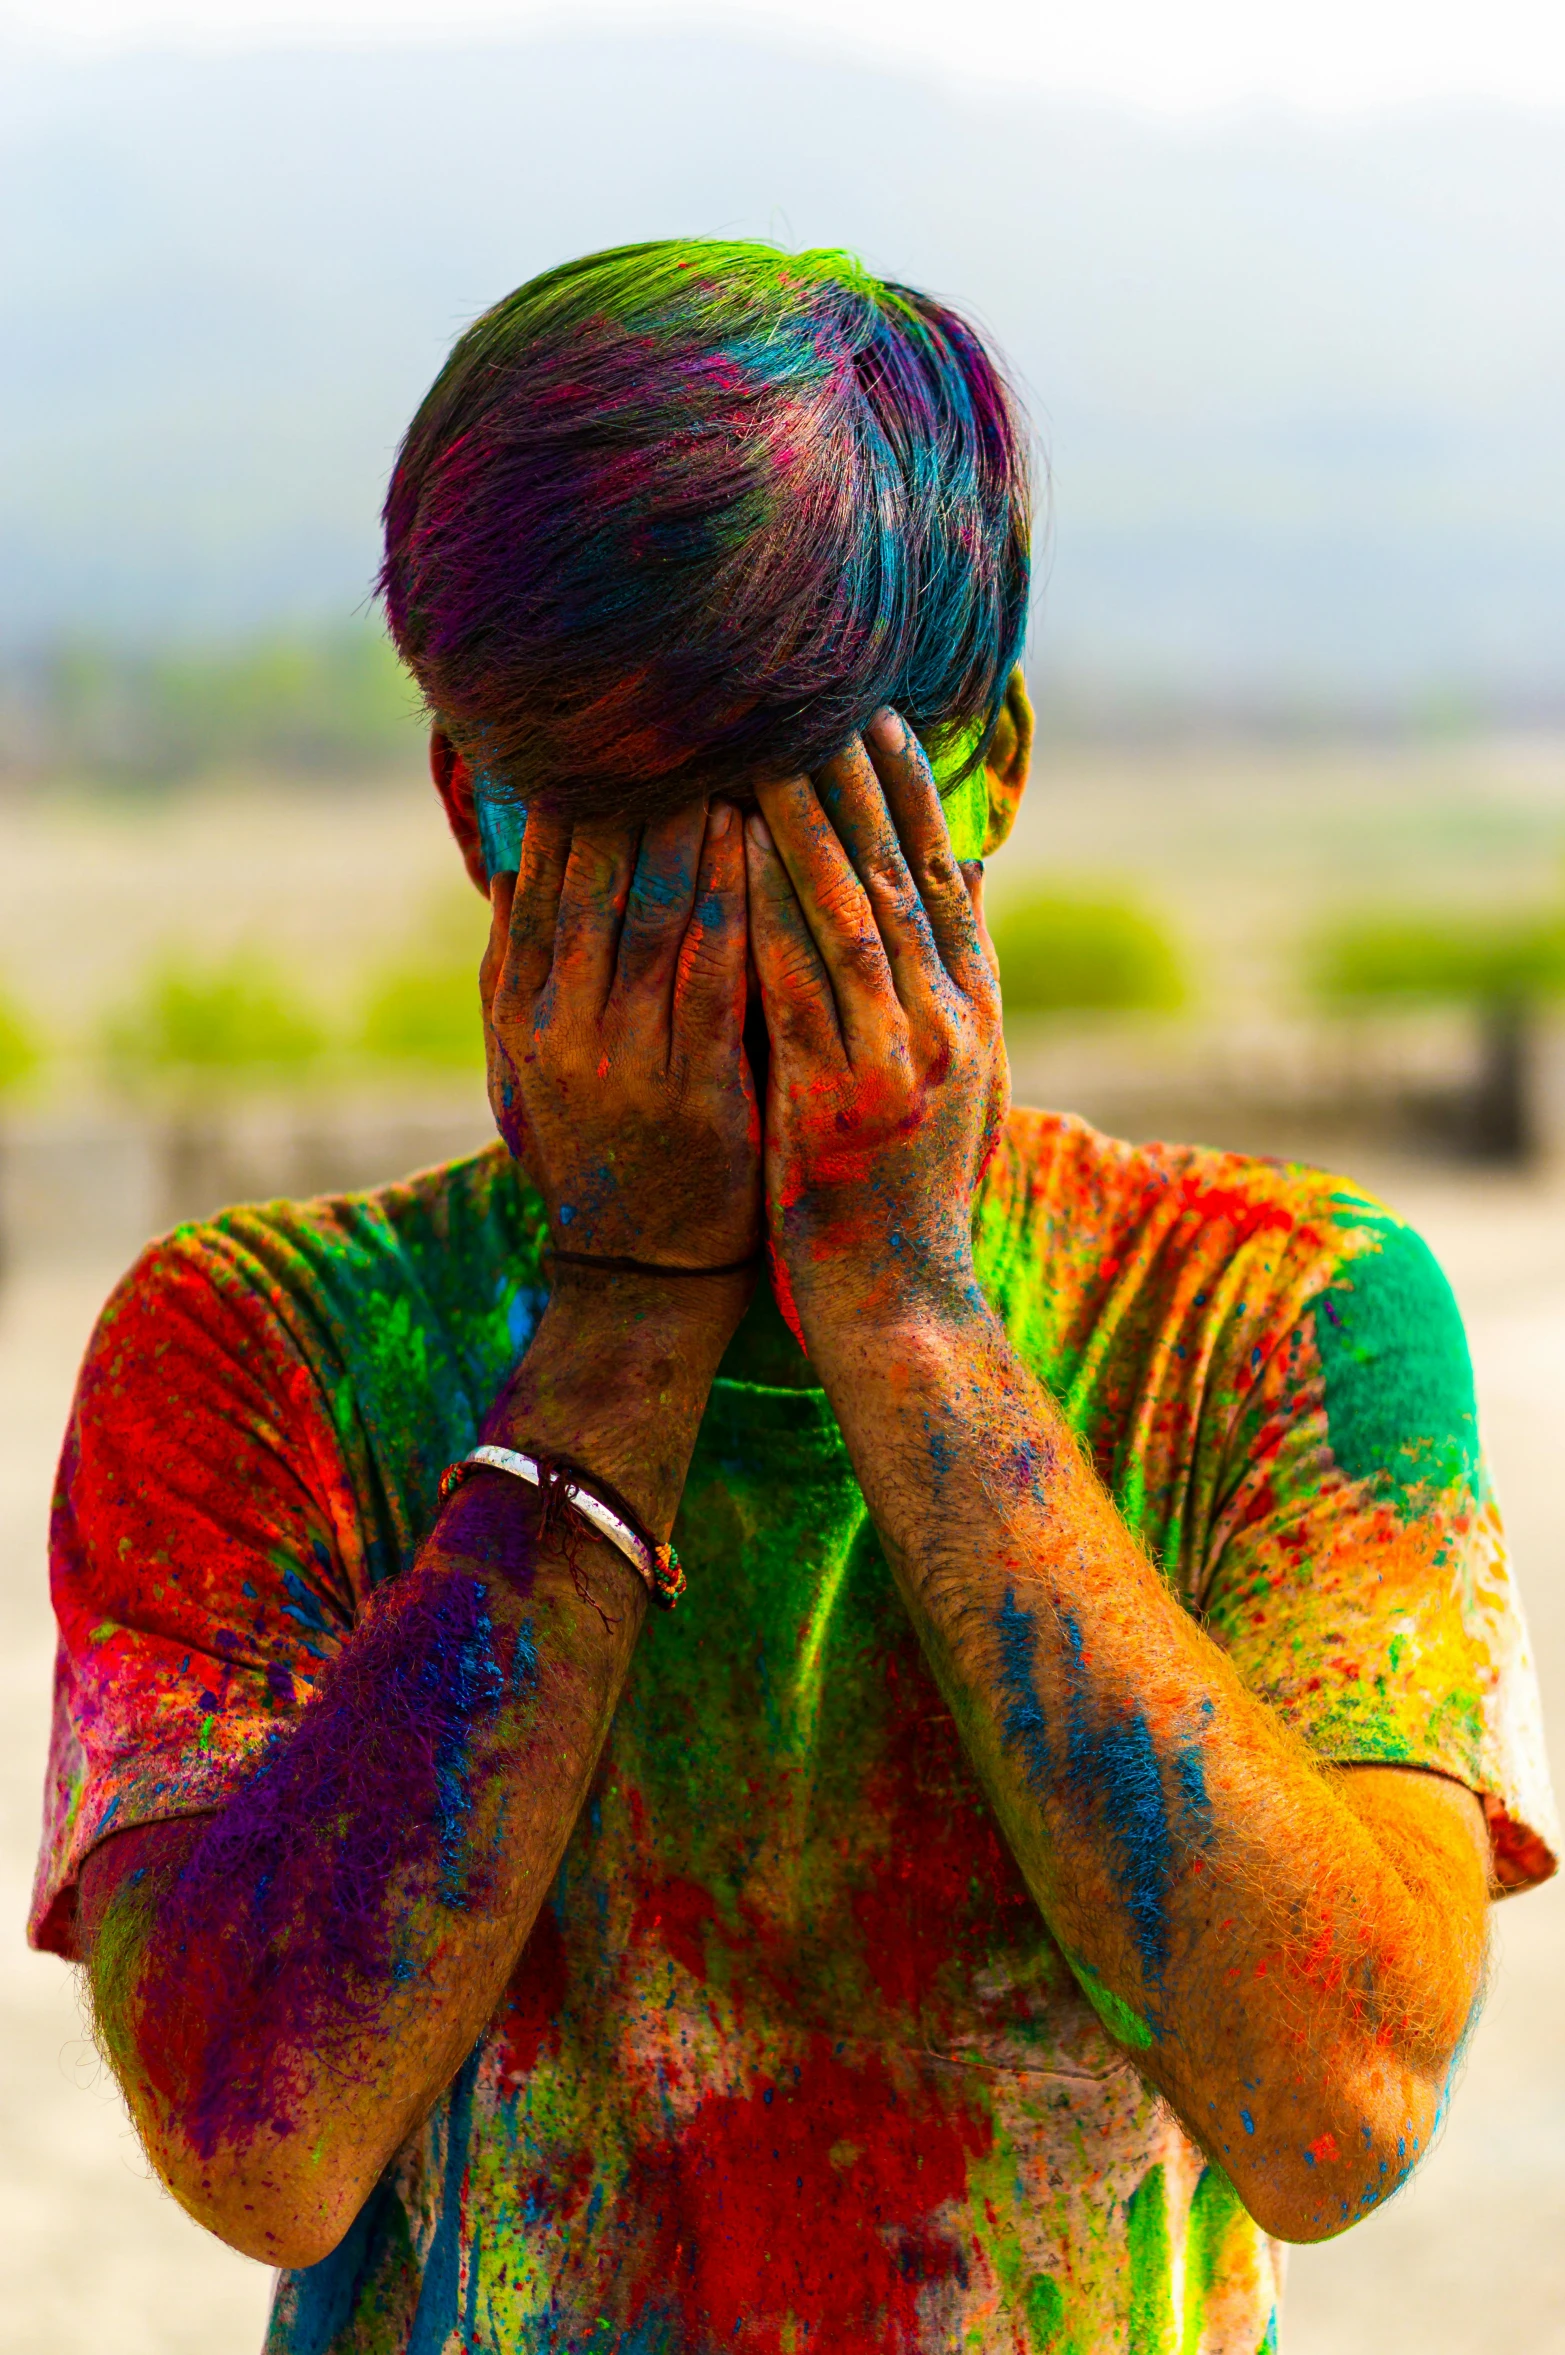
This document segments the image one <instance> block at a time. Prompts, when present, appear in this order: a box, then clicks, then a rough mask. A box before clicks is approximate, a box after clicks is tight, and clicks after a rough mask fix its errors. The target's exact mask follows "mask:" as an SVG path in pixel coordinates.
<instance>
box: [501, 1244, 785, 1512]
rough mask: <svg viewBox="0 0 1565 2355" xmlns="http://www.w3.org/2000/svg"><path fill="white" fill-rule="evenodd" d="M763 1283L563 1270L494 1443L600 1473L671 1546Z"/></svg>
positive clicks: (511, 1388) (507, 1398)
mask: <svg viewBox="0 0 1565 2355" xmlns="http://www.w3.org/2000/svg"><path fill="white" fill-rule="evenodd" d="M754 1282H755V1278H754V1275H753V1273H752V1274H745V1275H742V1276H738V1277H731V1276H724V1277H713V1278H708V1279H703V1280H701V1281H700V1282H696V1281H694V1280H690V1281H685V1282H682V1283H679V1282H675V1283H670V1282H664V1281H659V1280H658V1279H657V1278H654V1277H647V1276H628V1275H600V1274H599V1273H598V1272H596V1271H589V1270H580V1269H574V1268H573V1269H569V1270H566V1269H561V1270H559V1271H558V1274H557V1279H556V1282H555V1286H554V1289H553V1292H552V1293H551V1295H550V1299H549V1304H548V1306H547V1308H546V1309H545V1310H544V1313H543V1317H542V1319H541V1320H540V1322H539V1326H538V1330H537V1332H536V1333H535V1334H534V1336H533V1340H532V1343H531V1346H530V1347H529V1349H528V1351H527V1354H526V1356H525V1357H524V1358H523V1360H522V1362H521V1364H520V1365H519V1366H518V1367H517V1369H516V1372H515V1373H514V1374H513V1376H512V1378H511V1380H510V1382H509V1383H508V1384H507V1386H506V1388H505V1390H504V1391H503V1392H502V1393H501V1396H500V1398H499V1399H498V1401H497V1402H496V1405H495V1407H494V1410H493V1412H492V1413H491V1414H490V1416H489V1417H488V1419H487V1421H486V1423H485V1425H484V1431H483V1436H484V1438H485V1439H487V1440H496V1441H498V1442H499V1443H500V1444H501V1445H502V1446H511V1447H519V1448H522V1449H524V1450H530V1451H538V1450H541V1451H542V1452H544V1453H545V1454H553V1455H562V1456H567V1457H569V1458H570V1459H571V1460H572V1461H573V1462H575V1463H578V1464H580V1465H581V1466H582V1468H583V1469H584V1470H586V1471H595V1472H597V1473H598V1474H600V1476H601V1477H602V1478H604V1479H606V1480H609V1481H612V1483H613V1484H614V1486H615V1487H616V1488H618V1489H620V1490H621V1491H622V1492H623V1493H624V1495H625V1497H626V1498H627V1500H628V1501H629V1502H630V1503H631V1504H632V1505H633V1506H634V1508H635V1510H636V1512H637V1513H638V1514H639V1515H640V1516H641V1518H642V1519H643V1520H644V1521H645V1522H646V1524H647V1526H648V1528H649V1529H651V1530H652V1532H653V1534H654V1535H655V1537H656V1538H657V1539H658V1540H659V1541H660V1542H661V1541H663V1540H666V1539H667V1537H668V1534H669V1530H670V1528H671V1527H672V1524H673V1518H674V1514H675V1512H676V1511H677V1509H678V1505H679V1497H680V1493H681V1490H682V1489H683V1486H684V1479H685V1473H686V1471H687V1469H688V1467H689V1462H690V1453H691V1450H692V1448H693V1447H694V1445H695V1435H696V1431H697V1428H698V1426H699V1424H700V1421H701V1416H702V1413H703V1411H704V1409H705V1406H706V1401H707V1395H708V1393H709V1391H710V1389H711V1386H712V1378H713V1376H714V1374H715V1373H716V1371H717V1367H718V1362H719V1360H720V1359H721V1357H722V1354H723V1351H724V1350H725V1348H726V1347H727V1345H728V1342H729V1339H730V1337H731V1336H732V1333H733V1331H734V1328H735V1326H736V1325H737V1324H738V1321H739V1319H740V1317H741V1316H742V1315H743V1313H744V1308H745V1304H746V1302H747V1301H748V1298H749V1294H750V1292H751V1290H752V1289H753V1286H754ZM688 1293H699V1294H701V1295H703V1297H702V1298H699V1299H689V1298H686V1297H684V1295H685V1294H688ZM714 1294H715V1295H716V1297H715V1298H714V1297H712V1295H714Z"/></svg>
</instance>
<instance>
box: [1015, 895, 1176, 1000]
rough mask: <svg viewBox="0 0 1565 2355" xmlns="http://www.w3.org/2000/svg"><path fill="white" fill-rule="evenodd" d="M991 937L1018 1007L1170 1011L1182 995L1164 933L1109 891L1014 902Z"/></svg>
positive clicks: (1147, 914)
mask: <svg viewBox="0 0 1565 2355" xmlns="http://www.w3.org/2000/svg"><path fill="white" fill-rule="evenodd" d="M994 944H995V947H996V949H997V950H998V952H999V957H1000V981H1001V987H1002V988H1003V990H1004V993H1005V1003H1006V1006H1007V1008H1008V1010H1010V1011H1012V1012H1015V1013H1026V1014H1064V1013H1086V1012H1100V1013H1109V1012H1125V1013H1129V1012H1137V1011H1147V1012H1152V1011H1171V1010H1173V1009H1174V1008H1176V1007H1178V1006H1181V1005H1183V1004H1184V1002H1185V997H1186V994H1187V990H1186V981H1185V974H1184V968H1183V964H1182V960H1181V958H1180V956H1179V952H1178V950H1177V949H1176V948H1175V946H1174V943H1173V941H1172V940H1171V938H1170V937H1169V934H1168V932H1167V931H1166V930H1165V928H1164V927H1163V925H1162V924H1160V923H1159V922H1158V920H1157V918H1156V917H1155V916H1154V915H1152V914H1151V913H1150V911H1149V910H1147V909H1145V908H1143V907H1141V906H1139V905H1138V904H1137V903H1136V902H1135V901H1134V900H1132V899H1128V898H1124V897H1121V896H1119V895H1117V894H1114V893H1111V892H1101V893H1093V892H1086V891H1062V890H1054V891H1049V892H1043V893H1040V894H1039V895H1038V896H1037V897H1035V898H1032V899H1028V900H1024V901H1017V902H1012V903H1011V904H1010V905H1008V906H1007V907H1006V908H1005V909H1004V911H1003V913H1002V914H1001V915H1000V916H999V917H998V918H997V920H996V923H995V926H994Z"/></svg>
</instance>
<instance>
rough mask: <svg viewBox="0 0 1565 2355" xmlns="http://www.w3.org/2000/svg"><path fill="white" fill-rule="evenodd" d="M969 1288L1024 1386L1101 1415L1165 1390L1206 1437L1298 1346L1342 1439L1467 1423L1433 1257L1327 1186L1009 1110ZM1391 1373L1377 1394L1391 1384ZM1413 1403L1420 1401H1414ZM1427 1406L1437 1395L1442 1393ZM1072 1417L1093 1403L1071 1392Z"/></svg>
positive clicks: (1462, 1351) (1397, 1222) (1206, 1151)
mask: <svg viewBox="0 0 1565 2355" xmlns="http://www.w3.org/2000/svg"><path fill="white" fill-rule="evenodd" d="M975 1232H976V1256H977V1261H978V1267H979V1273H980V1277H981V1280H982V1281H983V1282H984V1285H985V1287H986V1289H987V1290H988V1292H989V1295H990V1297H991V1299H992V1300H993V1301H994V1303H995V1306H996V1308H997V1309H998V1310H999V1312H1000V1313H1001V1315H1002V1316H1003V1317H1004V1318H1005V1320H1006V1322H1007V1325H1008V1327H1009V1329H1010V1330H1011V1332H1012V1335H1013V1338H1014V1339H1015V1340H1016V1341H1017V1344H1018V1346H1020V1347H1021V1348H1022V1350H1023V1354H1024V1355H1025V1356H1027V1358H1028V1359H1029V1361H1030V1362H1031V1363H1032V1364H1033V1366H1034V1368H1035V1370H1037V1371H1038V1372H1040V1373H1041V1374H1043V1375H1044V1376H1045V1377H1046V1378H1047V1379H1049V1380H1050V1381H1051V1382H1054V1383H1055V1384H1056V1385H1058V1384H1061V1383H1063V1384H1065V1385H1067V1386H1070V1387H1072V1388H1073V1389H1074V1388H1076V1387H1077V1386H1078V1384H1080V1383H1086V1384H1087V1386H1088V1389H1089V1390H1090V1391H1091V1392H1092V1393H1093V1394H1094V1395H1096V1396H1099V1397H1100V1398H1101V1400H1102V1401H1103V1402H1104V1403H1107V1401H1108V1400H1109V1399H1110V1398H1128V1397H1129V1396H1130V1394H1131V1393H1132V1392H1134V1393H1135V1394H1136V1395H1138V1396H1141V1397H1145V1395H1146V1393H1147V1385H1148V1383H1149V1382H1152V1381H1153V1380H1154V1379H1155V1381H1156V1383H1157V1386H1158V1387H1159V1388H1160V1389H1163V1390H1167V1389H1170V1388H1177V1389H1178V1390H1180V1391H1181V1392H1182V1393H1185V1394H1187V1396H1188V1399H1189V1402H1190V1404H1191V1406H1192V1408H1193V1409H1194V1408H1195V1407H1197V1406H1198V1405H1199V1406H1200V1407H1201V1408H1202V1410H1203V1412H1202V1420H1203V1423H1204V1424H1205V1425H1206V1426H1207V1427H1210V1417H1209V1415H1208V1413H1207V1412H1206V1411H1205V1410H1208V1409H1211V1408H1213V1407H1214V1406H1215V1403H1216V1401H1217V1399H1218V1397H1219V1396H1222V1397H1225V1398H1226V1400H1227V1401H1228V1404H1229V1407H1230V1408H1231V1407H1232V1406H1234V1405H1236V1404H1237V1403H1238V1401H1239V1400H1240V1399H1241V1398H1242V1397H1243V1396H1244V1395H1245V1393H1246V1392H1247V1391H1248V1390H1249V1388H1250V1387H1251V1384H1252V1383H1253V1381H1254V1380H1255V1378H1256V1376H1257V1374H1258V1372H1259V1370H1260V1368H1261V1367H1262V1365H1263V1364H1265V1363H1266V1362H1267V1361H1268V1360H1269V1359H1270V1358H1271V1357H1272V1356H1273V1355H1274V1353H1276V1352H1278V1351H1284V1352H1286V1351H1287V1350H1289V1349H1293V1348H1295V1347H1296V1346H1297V1342H1296V1338H1295V1337H1297V1336H1300V1335H1302V1336H1304V1338H1305V1342H1306V1344H1307V1345H1308V1351H1309V1354H1310V1356H1311V1358H1312V1359H1313V1360H1317V1361H1318V1362H1319V1365H1320V1367H1321V1369H1322V1371H1323V1373H1324V1377H1325V1378H1326V1380H1327V1381H1328V1383H1329V1384H1330V1390H1331V1396H1332V1398H1333V1402H1334V1405H1335V1406H1336V1408H1337V1414H1338V1419H1339V1420H1340V1422H1341V1425H1342V1428H1343V1430H1344V1432H1345V1433H1349V1432H1356V1433H1357V1434H1358V1437H1359V1440H1360V1441H1361V1443H1362V1444H1361V1447H1359V1448H1355V1446H1354V1445H1353V1443H1352V1442H1351V1441H1349V1442H1347V1444H1348V1445H1349V1452H1350V1453H1358V1452H1362V1450H1363V1449H1371V1448H1373V1449H1375V1450H1380V1449H1381V1445H1382V1442H1383V1441H1384V1440H1385V1437H1386V1434H1385V1432H1383V1431H1381V1430H1380V1428H1379V1424H1380V1422H1382V1421H1384V1419H1385V1417H1386V1416H1387V1415H1391V1416H1392V1417H1393V1419H1394V1420H1396V1421H1397V1422H1398V1423H1399V1424H1401V1425H1405V1424H1406V1423H1407V1421H1408V1417H1409V1414H1410V1412H1411V1411H1412V1410H1413V1409H1414V1408H1415V1407H1416V1408H1417V1410H1418V1411H1417V1413H1416V1414H1414V1415H1413V1420H1414V1422H1416V1423H1417V1424H1418V1426H1419V1427H1420V1428H1422V1429H1425V1430H1431V1429H1433V1428H1436V1427H1439V1428H1446V1427H1448V1426H1449V1425H1450V1423H1451V1420H1452V1418H1453V1417H1459V1418H1461V1419H1462V1420H1463V1424H1464V1428H1465V1427H1466V1426H1467V1425H1468V1424H1470V1422H1471V1418H1472V1378H1471V1372H1470V1368H1469V1366H1468V1360H1467V1352H1466V1345H1465V1342H1464V1340H1463V1336H1462V1326H1461V1320H1460V1317H1459V1315H1458V1313H1457V1309H1456V1305H1455V1302H1454V1301H1453V1299H1452V1296H1451V1290H1450V1286H1449V1284H1448V1283H1447V1281H1446V1279H1445V1276H1444V1275H1443V1273H1442V1272H1441V1270H1440V1267H1439V1265H1438V1264H1437V1262H1436V1261H1435V1259H1434V1257H1433V1255H1432V1254H1431V1252H1430V1251H1429V1249H1428V1247H1427V1246H1426V1245H1425V1244H1424V1243H1423V1241H1422V1240H1421V1239H1420V1238H1419V1236H1418V1235H1417V1234H1416V1233H1415V1232H1414V1231H1413V1230H1412V1229H1411V1228H1410V1227H1409V1226H1408V1225H1407V1223H1406V1222H1405V1221H1404V1220H1403V1219H1401V1218H1399V1217H1398V1216H1397V1215H1396V1213H1395V1212H1394V1211H1392V1210H1390V1209H1388V1208H1387V1207H1386V1205H1385V1204H1384V1203H1382V1202H1379V1201H1377V1200H1376V1199H1375V1198H1374V1197H1373V1196H1372V1195H1371V1194H1369V1193H1367V1192H1366V1191H1365V1190H1364V1189H1363V1188H1362V1187H1360V1186H1357V1185H1355V1184H1353V1183H1352V1182H1351V1181H1349V1180H1348V1179H1346V1178H1342V1177H1337V1176H1334V1175H1332V1174H1331V1173H1330V1172H1328V1171H1324V1170H1318V1169H1311V1168H1307V1167H1304V1166H1302V1165H1298V1164H1291V1163H1282V1162H1275V1161H1266V1160H1260V1159H1256V1158H1251V1157H1248V1156H1245V1155H1242V1154H1236V1153H1224V1152H1218V1151H1214V1150H1212V1149H1210V1148H1208V1147H1204V1146H1198V1145H1177V1144H1164V1143H1146V1144H1131V1143H1127V1142H1125V1141H1124V1140H1122V1139H1120V1138H1115V1137H1107V1136H1103V1135H1101V1134H1100V1133H1099V1132H1098V1131H1097V1130H1095V1129H1092V1128H1090V1127H1089V1126H1088V1125H1087V1123H1086V1122H1085V1121H1081V1120H1078V1119H1076V1118H1074V1117H1073V1116H1071V1115H1068V1114H1057V1113H1044V1112H1032V1111H1017V1112H1015V1113H1013V1114H1012V1116H1011V1120H1010V1123H1009V1125H1008V1129H1007V1132H1006V1135H1005V1137H1004V1139H1003V1141H1002V1145H1001V1148H1000V1151H999V1152H998V1153H997V1155H996V1157H995V1163H994V1165H993V1167H992V1169H991V1172H990V1176H989V1180H988V1182H987V1184H986V1186H985V1189H984V1193H983V1196H982V1197H981V1199H980V1202H979V1205H978V1210H977V1217H976V1229H975ZM1393 1361H1395V1363H1396V1365H1397V1368H1398V1371H1397V1374H1396V1379H1395V1382H1394V1383H1392V1384H1390V1386H1389V1387H1388V1383H1387V1373H1386V1369H1387V1367H1388V1366H1390V1365H1391V1364H1392V1363H1393ZM1415 1392H1416V1393H1418V1396H1417V1397H1416V1398H1415V1396H1414V1393H1415ZM1437 1393H1438V1395H1437ZM1082 1395H1083V1400H1084V1403H1085V1399H1086V1395H1087V1393H1086V1392H1085V1391H1084V1392H1083V1393H1082Z"/></svg>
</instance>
